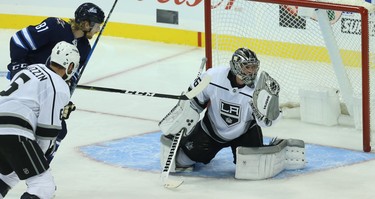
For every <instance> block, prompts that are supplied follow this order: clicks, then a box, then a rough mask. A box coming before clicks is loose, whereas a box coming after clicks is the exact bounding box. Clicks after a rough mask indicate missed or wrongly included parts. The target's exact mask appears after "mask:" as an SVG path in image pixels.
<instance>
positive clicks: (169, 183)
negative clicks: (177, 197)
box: [164, 179, 184, 189]
mask: <svg viewBox="0 0 375 199" xmlns="http://www.w3.org/2000/svg"><path fill="white" fill-rule="evenodd" d="M182 183H184V181H183V180H171V179H168V180H166V181H165V182H164V187H165V188H167V189H176V188H178V187H179V186H181V185H182Z"/></svg>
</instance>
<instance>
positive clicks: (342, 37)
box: [211, 0, 375, 140]
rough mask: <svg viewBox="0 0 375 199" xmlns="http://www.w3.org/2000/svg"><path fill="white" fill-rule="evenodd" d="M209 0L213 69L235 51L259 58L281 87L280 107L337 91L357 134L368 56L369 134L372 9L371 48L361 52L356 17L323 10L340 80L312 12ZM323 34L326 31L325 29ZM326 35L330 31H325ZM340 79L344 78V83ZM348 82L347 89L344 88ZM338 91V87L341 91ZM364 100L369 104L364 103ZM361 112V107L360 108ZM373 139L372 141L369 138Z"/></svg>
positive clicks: (374, 90) (374, 74) (374, 59)
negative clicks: (306, 94)
mask: <svg viewBox="0 0 375 199" xmlns="http://www.w3.org/2000/svg"><path fill="white" fill-rule="evenodd" d="M221 3H223V2H222V1H221V0H212V2H211V5H213V7H212V9H211V12H212V14H211V15H212V17H211V19H212V20H211V23H212V53H213V54H212V62H213V66H217V65H228V62H229V60H230V58H231V55H232V54H233V52H234V51H235V50H236V49H237V48H239V47H248V48H250V49H251V50H253V51H255V52H256V53H257V55H258V57H259V59H260V62H261V64H260V68H261V70H265V71H267V72H268V73H269V74H270V75H271V76H272V77H274V78H275V79H276V80H277V81H278V82H279V83H280V86H281V92H280V100H281V101H280V103H281V104H299V103H300V96H299V90H300V89H305V88H314V87H330V88H335V89H337V90H339V99H340V102H341V104H342V105H344V106H342V107H344V109H343V110H342V113H343V114H347V111H346V107H347V106H346V105H348V104H347V103H345V102H347V101H348V97H346V98H345V96H344V95H343V93H344V92H343V91H344V90H347V91H348V92H349V94H350V96H349V98H350V99H349V100H351V101H352V105H351V106H350V109H352V115H354V116H355V115H358V117H355V118H354V120H355V123H356V128H358V129H361V128H362V126H361V121H362V118H361V112H358V110H359V111H361V110H362V109H361V107H360V106H361V104H360V103H359V102H360V101H361V99H362V93H363V92H362V65H363V63H362V57H361V55H362V53H369V56H370V63H369V65H370V67H369V69H370V80H372V81H370V83H369V84H370V99H368V100H369V102H370V115H369V117H370V116H371V117H370V118H372V119H371V122H370V124H371V129H372V131H374V129H375V122H374V120H375V116H374V113H375V101H374V99H375V98H374V97H375V85H374V82H375V81H374V78H375V55H374V51H375V49H374V47H375V40H374V37H375V29H374V27H373V26H374V24H375V23H374V13H373V10H374V9H373V6H372V5H371V4H366V3H365V4H363V2H361V4H363V5H366V7H367V8H369V9H370V11H369V32H370V35H369V37H368V38H366V39H368V40H369V46H370V49H369V50H368V52H362V49H361V46H362V40H361V36H362V34H361V16H360V14H358V13H354V12H344V11H340V9H339V8H338V10H324V11H325V12H326V13H327V17H328V18H329V21H330V27H331V29H332V33H333V37H334V41H333V44H335V45H336V46H337V47H338V51H337V52H339V59H338V60H339V62H341V63H342V64H343V66H338V67H340V68H343V71H344V74H345V75H344V76H340V75H338V74H337V71H335V69H334V68H335V66H334V65H335V64H333V63H332V59H333V58H332V54H331V56H330V54H329V50H328V47H327V45H326V41H325V40H324V37H323V33H322V29H321V28H320V25H319V23H318V21H317V15H316V12H315V11H314V10H313V9H308V8H306V7H302V6H299V7H297V6H293V5H280V4H271V3H260V2H254V1H246V0H236V1H229V3H228V4H226V5H224V6H225V8H223V5H222V4H221ZM323 32H327V30H323ZM328 32H329V31H328ZM343 77H344V78H343ZM343 79H347V80H348V82H349V85H350V86H349V87H351V88H343V84H342V80H343ZM340 86H341V87H340ZM366 100H367V99H366ZM358 107H359V108H358ZM372 140H374V139H372Z"/></svg>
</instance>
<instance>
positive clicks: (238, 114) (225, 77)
mask: <svg viewBox="0 0 375 199" xmlns="http://www.w3.org/2000/svg"><path fill="white" fill-rule="evenodd" d="M259 66H260V61H259V60H258V58H257V56H256V54H255V53H254V52H253V51H252V50H250V49H248V48H239V49H237V50H236V51H235V52H234V54H233V55H232V58H231V60H230V61H229V67H227V66H216V67H213V68H210V69H208V70H207V71H206V72H205V73H203V74H202V75H201V78H204V76H206V75H209V76H210V77H211V81H210V83H209V84H208V86H206V87H205V88H204V89H203V90H202V91H201V92H200V93H198V94H197V95H196V96H195V97H194V98H193V99H191V100H186V101H182V100H181V101H179V102H178V104H177V105H176V106H175V107H174V108H173V109H172V110H171V111H170V112H169V113H168V114H167V115H166V116H165V117H164V118H163V119H162V120H161V121H160V122H159V127H160V129H161V130H162V132H163V134H162V136H161V143H162V149H161V165H162V168H164V170H166V168H167V169H169V171H171V172H174V171H176V170H179V169H185V168H192V167H193V166H194V164H195V163H197V162H200V163H204V164H208V163H209V162H210V161H211V160H212V159H213V158H214V157H215V155H216V154H217V153H218V152H219V151H220V150H221V149H223V148H226V147H230V148H231V150H232V153H233V162H234V163H235V164H236V171H235V178H237V179H249V180H259V179H266V178H270V177H273V176H275V175H277V174H278V173H280V172H281V171H283V170H285V169H302V168H304V166H305V163H306V161H305V145H304V142H303V141H302V140H296V139H273V140H272V141H271V143H270V144H268V145H265V144H263V134H262V128H267V127H271V126H272V125H273V124H274V123H275V122H277V121H278V120H279V118H280V117H281V111H280V109H279V92H280V86H279V84H278V82H277V81H276V80H275V79H273V78H272V77H271V76H270V75H269V74H268V73H267V72H265V71H262V72H260V71H259ZM194 85H195V84H192V85H191V87H190V88H192V87H194ZM173 152H174V153H173ZM168 166H169V167H170V168H168Z"/></svg>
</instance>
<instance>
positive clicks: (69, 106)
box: [61, 102, 76, 120]
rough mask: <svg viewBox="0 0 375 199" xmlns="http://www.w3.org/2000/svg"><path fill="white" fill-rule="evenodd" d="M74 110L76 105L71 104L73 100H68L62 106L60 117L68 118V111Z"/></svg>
mask: <svg viewBox="0 0 375 199" xmlns="http://www.w3.org/2000/svg"><path fill="white" fill-rule="evenodd" d="M75 110H76V105H74V104H73V102H69V103H68V104H67V105H66V106H64V109H63V110H62V113H61V119H62V120H67V119H69V116H70V113H71V112H73V111H75Z"/></svg>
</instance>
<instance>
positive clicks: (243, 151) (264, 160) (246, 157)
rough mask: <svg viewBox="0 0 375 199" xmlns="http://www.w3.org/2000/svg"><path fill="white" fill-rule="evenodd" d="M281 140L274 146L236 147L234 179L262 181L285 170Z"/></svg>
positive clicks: (285, 144)
mask: <svg viewBox="0 0 375 199" xmlns="http://www.w3.org/2000/svg"><path fill="white" fill-rule="evenodd" d="M286 146H287V141H286V140H283V141H281V142H279V143H278V144H277V145H275V146H267V147H237V150H236V154H237V164H236V171H235V178H236V179H245V180H263V179H267V178H270V177H273V176H275V175H277V174H279V173H280V172H281V171H283V170H284V169H285V150H284V149H285V148H286Z"/></svg>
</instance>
